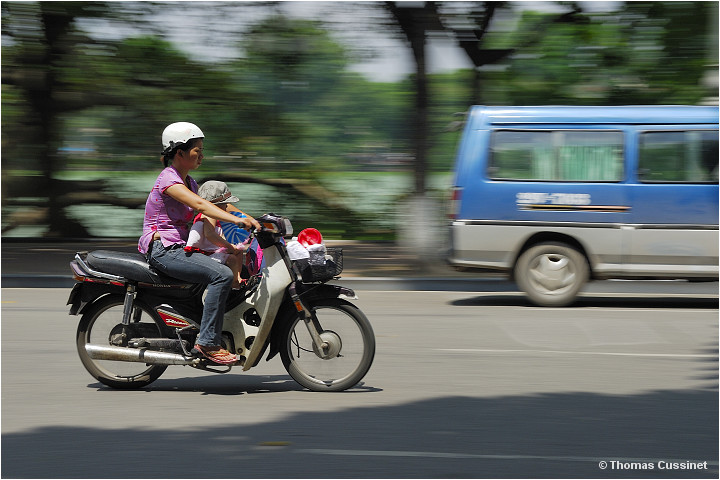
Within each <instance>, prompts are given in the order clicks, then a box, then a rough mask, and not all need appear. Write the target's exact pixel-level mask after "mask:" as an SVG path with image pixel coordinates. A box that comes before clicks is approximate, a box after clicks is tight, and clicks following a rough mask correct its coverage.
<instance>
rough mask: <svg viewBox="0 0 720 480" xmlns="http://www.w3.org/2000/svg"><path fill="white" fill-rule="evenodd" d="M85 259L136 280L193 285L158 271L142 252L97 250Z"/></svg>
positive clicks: (102, 268) (106, 269)
mask: <svg viewBox="0 0 720 480" xmlns="http://www.w3.org/2000/svg"><path fill="white" fill-rule="evenodd" d="M85 261H86V262H87V264H88V265H89V266H90V267H92V268H93V269H95V270H99V271H101V272H104V273H110V274H112V275H117V276H120V277H124V278H127V279H128V280H131V281H135V282H143V283H151V284H157V285H178V286H179V285H192V284H191V283H190V282H186V281H183V280H178V279H177V278H172V277H169V276H167V275H164V274H162V273H160V272H158V271H156V270H155V269H153V268H152V267H151V266H150V265H148V263H147V261H146V260H145V256H144V255H142V254H140V253H130V252H114V251H111V250H95V251H92V252H89V253H88V254H87V257H86V258H85Z"/></svg>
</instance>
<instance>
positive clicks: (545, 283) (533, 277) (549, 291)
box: [514, 242, 590, 307]
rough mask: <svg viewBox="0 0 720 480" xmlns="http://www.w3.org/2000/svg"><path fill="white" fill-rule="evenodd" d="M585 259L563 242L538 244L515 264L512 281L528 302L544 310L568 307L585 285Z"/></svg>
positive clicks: (587, 268)
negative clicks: (527, 298)
mask: <svg viewBox="0 0 720 480" xmlns="http://www.w3.org/2000/svg"><path fill="white" fill-rule="evenodd" d="M589 271H590V269H589V267H588V263H587V260H586V259H585V256H584V255H583V254H582V253H580V252H579V251H577V250H576V249H575V248H573V247H571V246H569V245H567V244H564V243H550V242H549V243H539V244H537V245H535V246H533V247H530V248H529V249H527V250H525V251H524V252H523V253H522V255H520V258H518V261H517V263H516V264H515V272H514V274H515V282H516V283H517V285H518V287H520V289H521V290H522V291H524V292H525V293H526V294H527V296H528V297H529V298H530V300H531V301H532V302H533V303H534V304H536V305H540V306H544V307H564V306H566V305H570V304H571V303H572V302H573V301H574V300H575V297H576V296H577V294H578V292H579V291H580V288H582V286H583V285H584V284H585V282H587V280H588V275H589Z"/></svg>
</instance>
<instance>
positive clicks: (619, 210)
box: [449, 106, 719, 306]
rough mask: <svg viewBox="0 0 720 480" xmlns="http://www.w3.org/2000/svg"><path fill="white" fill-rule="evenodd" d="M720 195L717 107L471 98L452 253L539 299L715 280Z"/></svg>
mask: <svg viewBox="0 0 720 480" xmlns="http://www.w3.org/2000/svg"><path fill="white" fill-rule="evenodd" d="M718 193H719V192H718V107H706V106H617V107H566V106H557V107H550V106H547V107H485V106H474V107H472V108H471V109H470V111H469V112H468V117H467V120H466V124H465V128H464V131H463V136H462V139H461V142H460V145H459V149H458V153H457V160H456V170H455V183H454V190H453V205H452V212H451V216H452V223H451V253H450V259H449V260H450V263H451V264H452V265H455V266H456V267H461V268H463V269H473V268H480V269H494V270H500V271H504V272H506V273H507V274H508V275H509V276H510V278H512V279H514V280H515V282H516V283H517V285H518V286H519V287H520V288H521V289H522V290H523V291H524V292H525V293H526V294H527V295H528V297H529V298H530V299H531V301H532V302H534V303H535V304H537V305H545V306H564V305H568V304H570V303H572V302H573V301H574V299H575V298H576V296H577V294H578V292H579V291H580V289H581V288H582V286H583V285H584V284H585V282H586V281H588V280H590V279H607V278H631V279H647V278H650V279H661V278H662V279H696V280H717V278H718V240H719V238H718Z"/></svg>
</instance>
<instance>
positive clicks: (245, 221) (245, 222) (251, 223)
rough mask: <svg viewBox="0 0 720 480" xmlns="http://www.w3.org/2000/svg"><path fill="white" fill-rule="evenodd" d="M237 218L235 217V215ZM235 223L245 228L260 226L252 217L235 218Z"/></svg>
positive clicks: (257, 227)
mask: <svg viewBox="0 0 720 480" xmlns="http://www.w3.org/2000/svg"><path fill="white" fill-rule="evenodd" d="M236 218H237V217H236ZM235 225H237V226H238V227H240V228H244V229H245V230H260V229H261V228H262V227H261V226H260V224H259V223H258V221H257V220H255V219H254V218H253V217H242V218H237V220H236V221H235Z"/></svg>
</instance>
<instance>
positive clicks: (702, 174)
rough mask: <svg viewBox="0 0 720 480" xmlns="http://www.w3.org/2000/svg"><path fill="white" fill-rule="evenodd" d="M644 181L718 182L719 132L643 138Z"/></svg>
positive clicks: (641, 163)
mask: <svg viewBox="0 0 720 480" xmlns="http://www.w3.org/2000/svg"><path fill="white" fill-rule="evenodd" d="M639 157H640V159H639V172H638V173H639V177H640V179H641V181H642V182H647V183H649V182H684V183H717V182H718V132H717V131H713V130H687V131H671V132H668V131H662V132H645V133H642V134H641V135H640V151H639Z"/></svg>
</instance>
